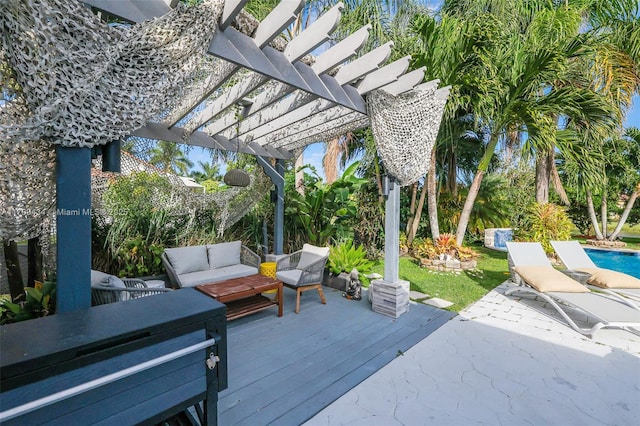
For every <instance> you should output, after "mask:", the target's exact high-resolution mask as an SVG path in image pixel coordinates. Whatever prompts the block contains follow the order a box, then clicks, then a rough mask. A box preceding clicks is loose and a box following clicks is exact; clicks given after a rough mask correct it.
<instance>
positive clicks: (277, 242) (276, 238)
mask: <svg viewBox="0 0 640 426" xmlns="http://www.w3.org/2000/svg"><path fill="white" fill-rule="evenodd" d="M276 171H277V172H278V175H279V176H280V179H278V183H277V184H276V192H277V195H278V198H277V199H276V207H275V209H276V210H275V218H274V228H275V229H274V231H273V234H274V235H273V252H274V253H275V254H282V249H283V244H284V243H283V241H284V160H276Z"/></svg>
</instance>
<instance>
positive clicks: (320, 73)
mask: <svg viewBox="0 0 640 426" xmlns="http://www.w3.org/2000/svg"><path fill="white" fill-rule="evenodd" d="M84 2H85V3H87V4H88V5H91V6H93V7H95V8H97V9H100V10H101V11H103V12H106V13H108V14H110V15H114V16H118V17H119V18H121V19H124V20H128V21H130V22H132V23H136V22H141V21H142V20H144V19H152V18H154V17H157V16H160V15H162V14H163V13H167V12H168V11H169V10H170V9H171V8H172V7H174V6H175V3H176V2H175V1H171V0H130V1H114V2H105V1H98V0H86V1H84ZM246 2H247V0H226V2H225V5H224V11H223V14H222V17H221V18H220V22H219V25H218V28H217V29H216V31H215V33H214V35H213V38H212V41H211V44H210V46H209V49H208V53H209V54H210V55H212V56H213V58H212V59H208V61H210V62H212V63H213V64H214V66H215V69H216V70H217V74H216V75H210V76H206V77H205V78H204V79H202V81H201V82H199V83H198V84H195V85H194V86H193V87H192V88H191V89H190V93H187V94H186V95H185V97H184V101H182V102H178V103H177V106H176V107H175V108H174V109H173V111H171V112H169V113H168V114H167V115H166V117H165V118H164V119H163V121H162V123H147V125H145V126H143V127H142V128H140V129H137V130H135V131H134V132H132V135H135V136H140V137H145V138H150V139H163V140H169V141H173V142H180V143H186V144H189V145H193V146H201V147H206V148H214V149H220V150H228V151H237V152H243V153H247V154H253V155H259V156H263V157H272V158H277V159H287V158H291V157H292V156H293V152H292V149H297V148H300V146H301V145H300V143H295V138H300V140H299V141H301V140H304V143H305V145H307V144H310V143H313V142H318V141H322V140H325V139H326V136H327V135H329V134H331V133H334V132H335V131H336V129H345V130H346V131H350V130H355V129H356V128H359V127H363V126H365V125H366V113H367V111H366V105H365V102H364V98H363V96H364V95H366V94H367V93H369V92H371V91H373V90H376V89H379V88H381V87H386V86H389V87H390V88H391V87H393V90H394V91H395V92H396V93H402V92H403V91H407V90H410V89H411V88H412V87H414V86H415V85H417V84H418V83H419V82H420V81H421V80H422V75H423V70H416V71H413V72H412V73H410V74H409V75H408V78H403V75H404V74H405V72H406V71H407V68H408V63H409V58H408V57H405V58H402V59H400V60H397V61H395V62H393V63H391V64H388V65H383V63H384V62H385V61H386V60H387V59H388V57H389V56H390V53H391V47H392V45H393V43H391V42H390V43H386V44H385V45H383V46H380V47H378V48H376V49H374V50H372V51H370V52H365V53H361V49H362V47H363V46H364V44H365V43H366V40H367V38H368V35H369V30H370V26H369V25H367V26H365V27H363V28H361V29H359V30H357V31H355V32H354V33H352V34H351V35H350V36H348V37H346V38H345V39H344V40H341V41H339V42H338V43H336V44H335V45H334V46H333V47H330V48H329V49H327V50H326V51H325V52H323V53H322V54H320V55H319V56H318V57H317V58H316V59H315V61H314V62H312V63H310V61H309V60H305V59H308V55H309V54H310V53H312V52H313V51H314V50H316V49H318V48H319V47H320V46H322V45H323V44H324V43H326V42H327V41H328V40H329V39H330V38H331V34H332V33H333V31H334V30H335V29H336V28H337V26H338V24H339V22H340V18H341V11H342V10H343V8H344V5H343V4H342V3H337V4H336V5H335V6H333V7H332V8H331V9H329V10H328V11H327V12H325V13H323V14H322V15H320V16H319V17H318V18H317V19H316V20H315V22H314V23H313V24H311V25H310V26H309V27H307V28H306V29H305V30H304V31H302V32H301V33H300V34H298V35H297V36H295V37H293V38H292V39H291V40H290V41H289V42H288V43H287V44H286V45H285V46H281V45H278V43H277V42H278V40H280V39H279V38H278V37H279V36H280V34H281V33H282V31H283V30H284V29H286V28H287V27H288V26H289V25H290V24H291V23H292V22H293V21H294V20H295V19H296V18H297V16H298V14H299V13H301V10H302V7H303V4H304V3H303V1H302V0H292V1H282V2H281V3H280V4H278V5H277V6H276V7H275V8H274V9H273V10H272V12H271V13H269V14H268V15H267V17H266V18H265V19H264V20H263V21H262V22H260V23H258V25H257V27H256V28H255V29H253V30H252V35H247V34H244V33H243V32H242V31H241V30H239V29H237V28H234V26H232V24H233V22H234V21H237V20H238V19H239V17H241V14H242V8H243V6H244V5H245V4H246ZM236 27H238V25H236ZM274 46H275V47H274ZM276 47H279V48H280V50H278V49H277V48H276ZM358 54H360V56H359V58H356V59H354V60H352V61H351V62H348V63H345V61H348V60H350V59H352V58H354V57H355V56H357V55H358ZM337 68H338V70H337V71H336V69H337ZM331 73H334V75H330V74H331ZM234 79H235V80H236V82H235V83H234V84H229V82H230V81H233V80H234ZM395 83H397V84H395ZM394 84H395V85H394ZM193 111H197V112H193ZM350 125H353V126H356V127H355V128H354V127H352V128H350V127H349V126H350Z"/></svg>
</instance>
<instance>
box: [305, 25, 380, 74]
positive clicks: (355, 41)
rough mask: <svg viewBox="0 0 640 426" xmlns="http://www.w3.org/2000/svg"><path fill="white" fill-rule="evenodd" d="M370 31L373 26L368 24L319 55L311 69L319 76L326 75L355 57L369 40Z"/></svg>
mask: <svg viewBox="0 0 640 426" xmlns="http://www.w3.org/2000/svg"><path fill="white" fill-rule="evenodd" d="M370 30H371V24H367V25H365V26H364V27H362V28H360V29H359V30H358V31H356V32H354V33H352V34H351V35H350V36H348V37H347V38H345V39H344V40H342V41H340V42H338V43H336V44H335V45H333V46H331V47H330V48H329V49H327V50H326V51H324V52H323V53H321V54H320V55H318V57H317V58H316V61H315V62H314V63H313V65H311V68H312V69H313V70H314V71H315V72H317V73H318V74H324V73H326V72H329V71H331V70H332V69H333V68H335V67H336V66H338V65H340V64H341V63H343V62H344V61H346V60H347V59H349V58H352V57H354V56H355V55H357V54H358V52H359V51H360V49H362V48H363V47H364V44H365V43H366V42H367V40H368V39H369V31H370Z"/></svg>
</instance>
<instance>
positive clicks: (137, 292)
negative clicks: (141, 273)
mask: <svg viewBox="0 0 640 426" xmlns="http://www.w3.org/2000/svg"><path fill="white" fill-rule="evenodd" d="M168 291H172V290H171V289H170V288H148V287H147V284H146V283H145V282H144V281H143V280H141V279H138V278H118V277H116V276H114V275H108V274H104V273H102V272H98V271H91V304H92V305H94V306H96V305H104V304H106V303H115V302H123V301H125V300H131V299H137V298H139V297H146V296H151V295H154V294H161V293H166V292H168Z"/></svg>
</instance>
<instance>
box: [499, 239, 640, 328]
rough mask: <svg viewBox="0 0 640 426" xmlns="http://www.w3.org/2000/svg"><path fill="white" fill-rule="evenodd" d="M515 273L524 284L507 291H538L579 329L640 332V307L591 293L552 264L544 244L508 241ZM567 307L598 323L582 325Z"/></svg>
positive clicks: (568, 321)
mask: <svg viewBox="0 0 640 426" xmlns="http://www.w3.org/2000/svg"><path fill="white" fill-rule="evenodd" d="M506 244H507V250H508V252H509V260H510V263H512V264H513V272H514V273H515V274H516V275H517V276H518V277H519V278H520V279H521V282H522V284H521V285H520V286H517V287H514V288H511V289H509V290H507V291H506V292H505V294H506V295H510V294H513V293H516V292H522V293H531V294H534V295H536V296H538V297H540V298H542V299H544V300H545V301H546V302H548V303H549V304H550V305H551V306H552V307H553V308H554V309H555V310H556V311H558V313H559V314H560V315H561V316H562V318H564V319H565V320H566V321H567V323H568V324H569V326H571V328H573V329H574V330H575V331H577V332H579V333H581V334H584V335H587V336H590V337H592V336H593V334H594V333H595V332H596V331H598V330H600V329H601V328H622V329H625V330H628V331H631V332H632V333H635V334H638V330H637V329H638V328H640V309H639V308H638V307H637V306H636V305H634V304H633V303H632V302H630V301H629V300H627V299H624V298H622V297H617V298H615V299H612V298H610V297H607V296H605V295H602V294H600V293H594V292H591V291H590V290H589V289H588V288H587V287H585V286H584V285H582V284H580V283H579V282H578V281H576V280H573V279H571V278H570V277H568V276H567V275H565V274H563V273H562V272H560V271H558V270H557V269H555V268H554V267H553V265H551V262H550V261H549V259H548V258H547V255H546V254H545V252H544V250H543V249H542V245H541V244H540V243H530V242H527V243H516V242H507V243H506ZM567 306H570V307H572V308H574V309H575V310H578V311H581V312H582V313H584V314H586V315H587V316H588V317H590V318H593V319H595V320H596V321H597V323H596V324H595V325H594V326H593V327H591V328H590V329H586V328H581V327H580V326H578V325H577V324H576V323H575V321H574V320H573V319H572V318H571V315H570V314H572V312H571V311H570V310H569V309H567Z"/></svg>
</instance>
